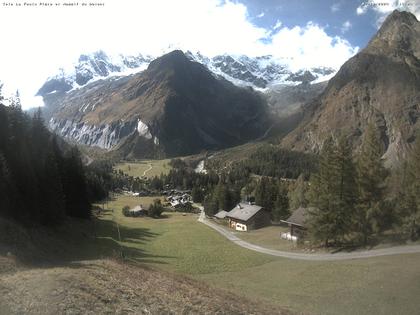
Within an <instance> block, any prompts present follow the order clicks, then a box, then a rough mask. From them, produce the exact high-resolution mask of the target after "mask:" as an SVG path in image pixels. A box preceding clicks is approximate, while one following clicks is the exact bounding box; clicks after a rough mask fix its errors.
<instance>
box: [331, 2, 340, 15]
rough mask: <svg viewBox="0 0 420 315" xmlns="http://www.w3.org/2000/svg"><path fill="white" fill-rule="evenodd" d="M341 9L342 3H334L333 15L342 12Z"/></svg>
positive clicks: (332, 7)
mask: <svg viewBox="0 0 420 315" xmlns="http://www.w3.org/2000/svg"><path fill="white" fill-rule="evenodd" d="M340 9H341V3H339V2H338V3H334V4H333V5H332V6H331V12H333V13H335V12H338V11H340Z"/></svg>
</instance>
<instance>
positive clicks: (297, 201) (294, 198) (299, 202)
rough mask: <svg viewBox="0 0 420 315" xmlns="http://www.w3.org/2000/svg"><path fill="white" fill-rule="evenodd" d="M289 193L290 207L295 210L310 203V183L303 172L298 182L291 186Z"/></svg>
mask: <svg viewBox="0 0 420 315" xmlns="http://www.w3.org/2000/svg"><path fill="white" fill-rule="evenodd" d="M289 189H290V191H289V194H288V197H289V203H290V209H292V210H295V209H297V208H299V207H306V206H307V205H308V199H307V196H306V194H307V192H308V185H307V183H306V182H305V178H304V175H303V174H300V175H299V177H298V178H297V180H296V182H295V183H294V184H293V185H291V186H290V187H289Z"/></svg>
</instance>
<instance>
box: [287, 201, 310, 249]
mask: <svg viewBox="0 0 420 315" xmlns="http://www.w3.org/2000/svg"><path fill="white" fill-rule="evenodd" d="M312 209H313V208H303V207H299V208H297V209H296V210H295V211H293V213H292V215H291V216H290V217H289V218H287V219H286V220H282V222H283V223H286V224H287V225H288V226H289V227H290V232H289V233H283V234H282V236H281V237H282V238H284V239H288V240H292V241H297V240H298V239H299V238H302V237H303V236H304V235H305V230H306V220H307V218H308V213H310V211H311V210H312Z"/></svg>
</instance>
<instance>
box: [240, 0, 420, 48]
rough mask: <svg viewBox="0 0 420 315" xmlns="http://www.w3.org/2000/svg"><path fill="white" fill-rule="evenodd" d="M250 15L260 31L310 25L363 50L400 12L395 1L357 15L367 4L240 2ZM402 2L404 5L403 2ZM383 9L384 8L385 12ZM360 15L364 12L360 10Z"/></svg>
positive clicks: (338, 0) (347, 0)
mask: <svg viewBox="0 0 420 315" xmlns="http://www.w3.org/2000/svg"><path fill="white" fill-rule="evenodd" d="M417 1H418V0H412V1H406V6H407V7H411V8H412V9H414V6H415V5H416V2H417ZM237 2H239V3H243V4H244V5H245V6H246V7H247V8H248V11H249V15H250V20H252V22H253V23H254V24H255V25H257V26H260V27H264V28H267V29H269V28H272V27H273V25H275V24H276V23H277V21H280V22H281V23H282V26H286V27H289V28H291V27H294V26H296V25H299V26H304V25H306V24H307V23H308V22H309V21H312V22H313V23H315V24H318V25H319V26H321V27H322V28H324V29H325V31H326V32H327V34H329V35H330V36H340V37H342V38H345V39H346V40H348V41H349V42H350V44H351V45H353V46H359V47H360V48H363V47H365V46H366V45H367V43H368V41H369V39H370V38H371V37H372V36H373V35H374V34H375V33H376V32H377V30H378V26H379V24H380V22H381V21H382V20H383V16H384V15H386V14H388V13H389V11H392V10H393V9H394V8H396V7H397V6H396V4H395V3H394V1H386V0H385V1H380V2H379V1H378V2H379V3H384V4H386V5H381V9H382V10H379V3H378V6H377V7H378V9H376V10H375V7H376V6H375V4H374V2H372V4H367V6H368V7H370V8H371V9H369V10H366V12H365V13H364V14H357V8H359V7H363V4H365V6H366V3H367V2H366V1H357V0H321V1H317V0H289V1H287V0H238V1H237ZM400 2H401V1H400ZM382 7H383V8H382ZM399 8H401V6H400V7H399ZM359 13H361V11H360V10H359Z"/></svg>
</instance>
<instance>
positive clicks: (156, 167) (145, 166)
mask: <svg viewBox="0 0 420 315" xmlns="http://www.w3.org/2000/svg"><path fill="white" fill-rule="evenodd" d="M169 161H170V160H168V159H166V160H140V161H137V162H124V163H120V164H118V165H117V166H116V169H117V170H122V171H123V172H124V173H126V174H128V175H131V176H134V177H141V176H146V177H149V178H150V177H154V176H159V175H160V174H167V173H169V170H170V169H171V166H170V165H169ZM145 172H146V173H145Z"/></svg>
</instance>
